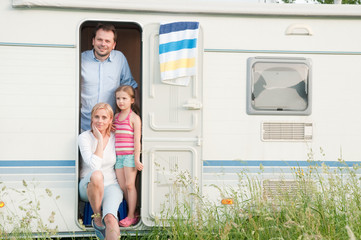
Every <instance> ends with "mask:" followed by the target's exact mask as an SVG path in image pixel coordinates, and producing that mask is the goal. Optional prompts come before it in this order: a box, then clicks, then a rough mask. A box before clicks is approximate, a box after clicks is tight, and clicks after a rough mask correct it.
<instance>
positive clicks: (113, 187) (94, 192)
mask: <svg viewBox="0 0 361 240" xmlns="http://www.w3.org/2000/svg"><path fill="white" fill-rule="evenodd" d="M112 122H113V110H112V108H111V106H110V105H109V104H107V103H98V104H96V105H95V106H94V107H93V110H92V112H91V130H88V131H85V132H83V133H82V134H80V135H79V149H80V153H81V156H82V165H81V166H82V167H81V170H80V178H81V179H80V182H79V195H80V198H81V199H82V200H83V201H86V202H90V205H91V207H92V209H93V212H94V218H93V220H92V225H93V227H94V229H95V233H96V235H97V237H98V238H100V239H104V238H105V236H107V240H111V239H119V236H120V231H119V226H118V217H117V211H118V208H119V204H120V202H121V200H122V199H123V192H122V191H121V189H120V187H119V184H118V182H117V179H116V175H115V171H114V165H115V161H116V157H115V137H114V133H111V131H110V130H111V127H112ZM101 208H102V209H101Z"/></svg>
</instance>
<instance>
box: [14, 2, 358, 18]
mask: <svg viewBox="0 0 361 240" xmlns="http://www.w3.org/2000/svg"><path fill="white" fill-rule="evenodd" d="M186 2H188V3H190V4H185V3H186ZM205 2H206V3H207V7H206V8H205V7H204V3H205ZM12 6H13V7H56V8H79V9H103V10H123V11H143V12H169V13H202V14H235V15H276V16H290V15H291V16H318V17H328V16H333V17H361V5H339V4H338V5H334V4H312V5H310V4H274V3H273V4H270V3H268V4H267V3H241V2H235V1H234V0H233V1H231V0H209V1H206V0H172V1H162V0H103V1H98V0H12Z"/></svg>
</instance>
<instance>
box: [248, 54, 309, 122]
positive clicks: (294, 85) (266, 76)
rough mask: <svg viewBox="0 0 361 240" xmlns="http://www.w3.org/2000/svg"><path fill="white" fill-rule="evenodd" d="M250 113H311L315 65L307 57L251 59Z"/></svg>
mask: <svg viewBox="0 0 361 240" xmlns="http://www.w3.org/2000/svg"><path fill="white" fill-rule="evenodd" d="M247 100H248V101H247V112H248V114H277V115H309V114H311V63H310V60H309V59H306V58H266V57H262V58H260V57H256V58H250V59H248V89H247Z"/></svg>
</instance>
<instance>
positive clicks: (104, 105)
mask: <svg viewBox="0 0 361 240" xmlns="http://www.w3.org/2000/svg"><path fill="white" fill-rule="evenodd" d="M99 109H104V110H105V111H106V112H107V114H108V116H109V118H110V120H111V121H110V124H109V126H108V128H107V129H106V133H107V134H108V135H110V130H111V129H112V123H113V115H114V112H113V109H112V107H111V106H110V105H109V104H108V103H102V102H101V103H97V104H95V106H94V107H93V109H92V113H91V123H90V126H93V117H94V114H95V112H96V111H98V110H99ZM92 131H93V130H92Z"/></svg>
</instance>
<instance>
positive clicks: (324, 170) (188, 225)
mask: <svg viewBox="0 0 361 240" xmlns="http://www.w3.org/2000/svg"><path fill="white" fill-rule="evenodd" d="M312 157H313V156H312V153H311V154H310V160H309V163H310V165H309V167H304V168H301V167H295V168H292V174H291V175H292V177H291V179H288V178H284V180H282V181H278V182H276V184H274V183H273V185H272V183H271V182H264V181H262V173H260V174H259V175H258V177H254V176H251V175H250V174H247V173H240V174H239V186H238V187H236V188H227V189H224V188H220V187H218V186H214V191H215V193H217V194H219V195H220V196H221V197H226V196H227V197H228V198H230V199H231V201H232V203H233V204H229V205H223V204H220V203H215V202H211V201H209V200H207V199H208V198H207V197H206V196H203V195H202V194H201V189H200V187H199V186H198V184H197V180H196V179H192V178H191V176H190V174H189V173H188V172H182V173H181V174H178V175H177V177H176V180H175V181H174V184H173V186H172V194H171V195H168V196H167V199H166V200H165V202H164V206H163V207H162V209H163V210H162V211H161V213H160V215H159V216H158V218H157V219H155V223H156V227H154V228H152V229H151V230H150V231H149V232H148V233H147V234H146V235H142V236H123V237H122V239H159V240H162V239H165V240H168V239H185V240H192V239H221V240H223V239H224V240H226V239H267V240H270V239H273V240H281V239H296V240H308V239H314V240H316V239H335V240H336V239H337V240H342V239H351V240H355V239H361V224H360V222H361V184H360V176H361V175H360V174H359V173H360V166H358V165H356V166H353V167H347V165H346V163H345V162H344V161H343V160H342V158H340V159H338V161H339V163H340V164H341V165H343V164H344V167H337V168H330V167H328V166H327V165H325V164H323V163H322V161H315V160H312ZM262 168H263V166H260V169H262ZM289 180H292V181H291V182H290V181H289ZM23 185H24V187H25V189H26V191H30V192H34V195H33V197H31V199H28V197H26V200H23V201H22V203H23V204H22V205H20V206H19V207H18V209H15V208H14V212H11V213H10V214H8V215H7V217H6V218H5V217H4V215H1V214H0V236H1V237H2V238H8V239H11V240H13V239H18V238H22V239H33V237H34V236H33V235H32V231H33V229H30V226H36V232H37V233H38V234H40V235H39V237H38V238H37V239H50V237H51V236H53V235H54V234H55V233H56V231H57V228H56V227H55V226H54V225H53V224H54V223H53V219H54V215H55V212H54V211H51V212H50V214H49V218H48V222H47V223H45V222H43V221H42V220H41V218H40V215H39V214H40V213H39V210H40V205H39V199H38V196H37V195H36V194H35V191H34V189H35V188H36V186H28V185H27V183H26V182H25V181H24V182H23ZM12 191H18V190H16V189H12ZM8 192H9V189H6V187H3V188H2V189H1V191H0V197H1V199H2V198H3V197H4V195H6V194H8ZM17 193H18V194H19V196H22V195H23V196H25V195H24V194H25V193H24V192H23V191H18V192H17ZM26 196H29V194H27V195H26ZM45 196H47V197H49V198H51V199H52V200H53V201H56V200H57V198H58V196H57V197H54V196H53V195H52V193H51V191H50V190H46V192H45ZM14 204H15V203H14ZM168 206H172V207H171V208H169V207H168ZM5 222H6V223H7V225H12V226H13V229H12V230H11V231H10V232H11V234H7V233H6V232H9V231H8V230H6V227H5V225H3V223H5Z"/></svg>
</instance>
